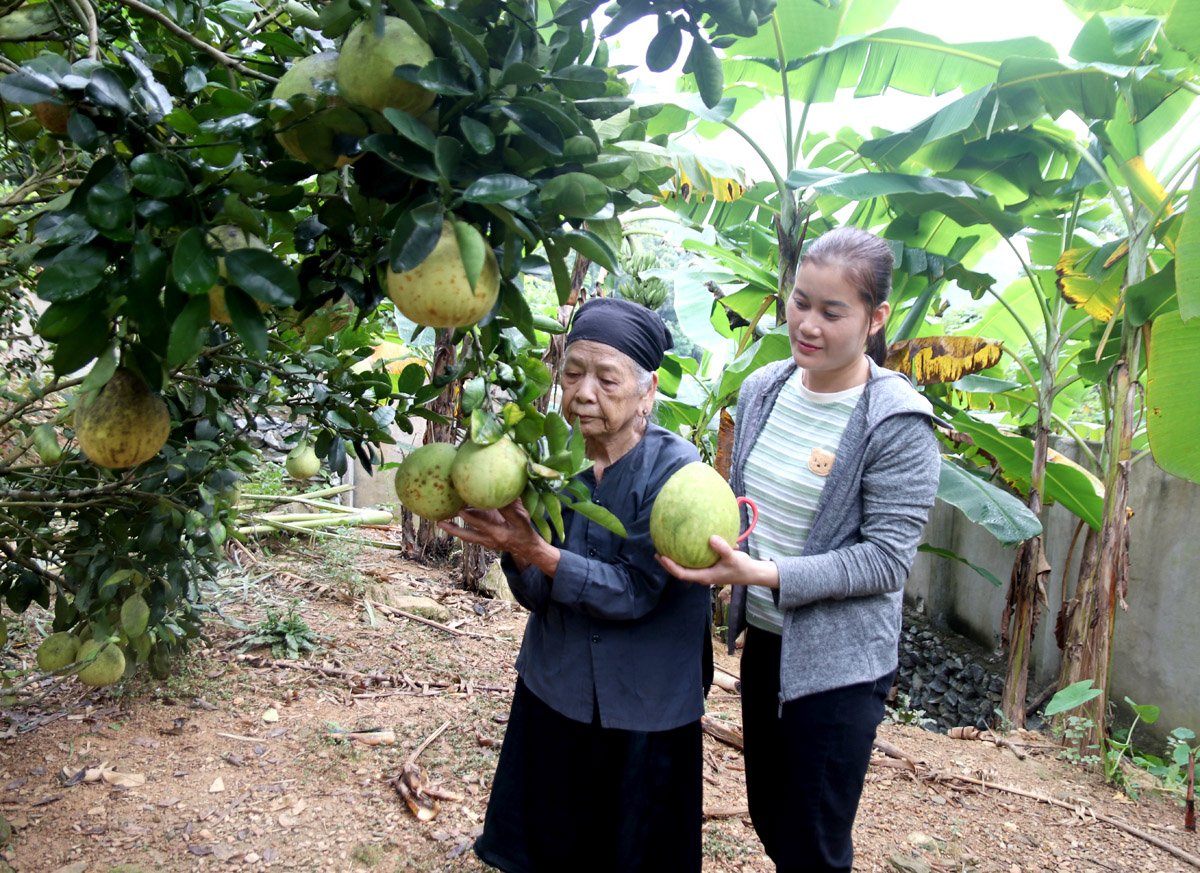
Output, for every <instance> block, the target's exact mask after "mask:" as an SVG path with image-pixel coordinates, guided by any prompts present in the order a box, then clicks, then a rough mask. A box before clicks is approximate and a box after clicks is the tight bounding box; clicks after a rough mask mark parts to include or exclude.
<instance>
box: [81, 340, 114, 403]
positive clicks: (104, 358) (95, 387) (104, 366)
mask: <svg viewBox="0 0 1200 873" xmlns="http://www.w3.org/2000/svg"><path fill="white" fill-rule="evenodd" d="M115 372H117V350H116V348H115V347H113V346H109V348H108V349H107V350H106V352H105V354H102V355H98V356H97V357H96V363H95V364H93V365H92V369H91V370H89V371H88V374H87V376H85V377H84V379H83V383H82V384H81V385H80V386H79V391H80V393H82V394H91V393H92V392H95V391H99V390H100V389H101V388H103V387H104V386H105V385H107V384H108V380H109V379H111V378H112V374H113V373H115Z"/></svg>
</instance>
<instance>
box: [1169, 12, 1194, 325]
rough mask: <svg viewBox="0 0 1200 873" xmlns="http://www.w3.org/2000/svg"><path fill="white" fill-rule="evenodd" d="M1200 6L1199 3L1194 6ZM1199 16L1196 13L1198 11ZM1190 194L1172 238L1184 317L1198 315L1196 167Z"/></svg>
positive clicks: (1188, 318) (1185, 318) (1177, 284)
mask: <svg viewBox="0 0 1200 873" xmlns="http://www.w3.org/2000/svg"><path fill="white" fill-rule="evenodd" d="M1196 8H1200V7H1196ZM1198 17H1200V13H1198ZM1191 190H1192V196H1191V198H1190V199H1189V202H1188V210H1187V212H1185V213H1184V215H1183V225H1182V226H1181V227H1180V229H1179V237H1178V239H1177V240H1176V242H1175V261H1176V265H1175V274H1176V283H1175V287H1176V288H1178V289H1179V290H1178V293H1179V314H1180V315H1181V316H1182V317H1183V320H1184V321H1190V320H1191V319H1194V318H1197V317H1200V202H1198V201H1200V194H1197V192H1200V167H1197V169H1196V172H1195V174H1193V176H1192V189H1191Z"/></svg>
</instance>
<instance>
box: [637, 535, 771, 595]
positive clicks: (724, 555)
mask: <svg viewBox="0 0 1200 873" xmlns="http://www.w3.org/2000/svg"><path fill="white" fill-rule="evenodd" d="M708 544H709V545H710V546H712V550H713V551H714V552H716V553H717V563H715V564H713V565H712V566H711V567H705V568H704V569H701V570H690V569H688V568H687V567H681V566H680V565H679V564H677V563H675V562H674V561H672V560H671V559H670V558H668V557H667V556H666V555H655V557H656V558H657V559H658V563H660V564H662V565H663V568H664V569H666V571H667V572H668V573H670V574H671V575H672V576H675V577H676V578H678V579H682V580H683V581H684V582H694V583H695V584H697V585H708V586H709V587H712V588H715V587H719V586H724V585H764V586H766V587H767V588H778V587H779V568H778V567H776V566H775V562H774V561H762V560H759V559H758V558H752V557H750V556H749V555H748V554H746V553H745V552H743V551H739V550H738V549H735V548H734V547H733V546H731V545H729V543H727V542H725V540H723V539H722V538H721V537H719V536H716V535H713V536H712V537H710V538H709V541H708Z"/></svg>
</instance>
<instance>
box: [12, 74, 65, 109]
mask: <svg viewBox="0 0 1200 873" xmlns="http://www.w3.org/2000/svg"><path fill="white" fill-rule="evenodd" d="M57 96H58V84H57V83H56V82H55V81H54V80H53V79H51V78H50V77H49V76H44V75H42V74H41V73H35V72H33V71H32V70H22V71H20V72H16V73H9V74H8V75H7V76H5V77H4V78H2V79H0V97H3V98H4V99H5V100H11V101H12V102H13V103H41V102H42V101H43V100H49V99H51V98H56V97H57Z"/></svg>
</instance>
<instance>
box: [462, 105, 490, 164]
mask: <svg viewBox="0 0 1200 873" xmlns="http://www.w3.org/2000/svg"><path fill="white" fill-rule="evenodd" d="M458 125H459V127H461V128H462V132H463V137H464V138H466V140H467V144H468V145H470V146H471V148H473V149H474V150H475V152H476V153H477V154H481V155H488V154H491V153H492V150H493V149H495V148H496V137H495V135H494V134H493V133H492V129H491V128H490V127H488V126H487V125H486V124H483V123H481V122H478V121H476V120H475V119H474V118H468V117H466V116H465V115H464V116H463V117H462V119H460V120H459V122H458Z"/></svg>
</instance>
